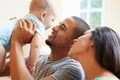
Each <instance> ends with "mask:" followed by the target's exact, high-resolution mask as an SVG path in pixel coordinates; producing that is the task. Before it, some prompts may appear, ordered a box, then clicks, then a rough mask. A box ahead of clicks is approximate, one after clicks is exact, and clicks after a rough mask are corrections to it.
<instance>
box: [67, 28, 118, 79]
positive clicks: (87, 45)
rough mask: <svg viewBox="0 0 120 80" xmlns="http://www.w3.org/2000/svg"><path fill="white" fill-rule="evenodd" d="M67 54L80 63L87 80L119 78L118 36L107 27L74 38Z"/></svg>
mask: <svg viewBox="0 0 120 80" xmlns="http://www.w3.org/2000/svg"><path fill="white" fill-rule="evenodd" d="M69 56H70V57H71V58H73V59H76V60H78V61H79V62H80V63H81V65H82V66H83V69H84V71H85V74H86V79H87V80H119V78H120V36H119V35H118V34H117V33H116V32H115V31H113V30H112V29H110V28H108V27H99V28H96V29H95V30H91V31H87V32H85V33H84V35H83V36H80V37H79V38H78V39H76V40H74V44H73V45H72V47H71V49H70V51H69Z"/></svg>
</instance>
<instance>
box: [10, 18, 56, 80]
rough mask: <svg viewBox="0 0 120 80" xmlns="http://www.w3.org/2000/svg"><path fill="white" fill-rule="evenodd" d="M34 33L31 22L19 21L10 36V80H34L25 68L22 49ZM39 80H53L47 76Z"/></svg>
mask: <svg viewBox="0 0 120 80" xmlns="http://www.w3.org/2000/svg"><path fill="white" fill-rule="evenodd" d="M34 32H35V27H33V23H32V22H31V21H29V20H27V21H24V20H20V21H19V24H18V25H17V28H16V29H15V30H14V32H13V34H12V38H11V48H10V74H11V78H12V80H34V78H33V77H32V76H31V74H30V72H29V71H28V69H27V67H26V64H25V61H24V56H23V49H22V45H23V44H24V43H30V42H31V40H32V38H33V36H34ZM40 80H54V78H53V77H51V76H48V77H45V78H43V79H40Z"/></svg>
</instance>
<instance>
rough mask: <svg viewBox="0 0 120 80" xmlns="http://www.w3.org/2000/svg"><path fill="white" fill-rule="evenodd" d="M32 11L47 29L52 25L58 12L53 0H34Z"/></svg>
mask: <svg viewBox="0 0 120 80" xmlns="http://www.w3.org/2000/svg"><path fill="white" fill-rule="evenodd" d="M30 13H32V14H34V15H35V16H37V17H38V19H39V20H40V21H41V22H42V23H43V24H44V25H45V29H48V28H50V27H51V26H52V23H53V22H54V20H55V18H56V16H57V14H56V10H55V7H54V4H53V2H52V0H32V1H31V4H30Z"/></svg>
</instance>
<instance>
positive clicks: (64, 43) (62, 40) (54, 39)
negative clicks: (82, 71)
mask: <svg viewBox="0 0 120 80" xmlns="http://www.w3.org/2000/svg"><path fill="white" fill-rule="evenodd" d="M74 29H75V22H74V20H73V19H72V18H66V19H65V20H63V21H62V22H60V24H59V25H57V26H55V27H53V29H52V30H53V31H52V33H51V35H49V36H48V39H47V40H46V43H48V45H49V46H54V47H62V48H64V47H68V46H69V45H70V43H71V42H72V41H73V32H74Z"/></svg>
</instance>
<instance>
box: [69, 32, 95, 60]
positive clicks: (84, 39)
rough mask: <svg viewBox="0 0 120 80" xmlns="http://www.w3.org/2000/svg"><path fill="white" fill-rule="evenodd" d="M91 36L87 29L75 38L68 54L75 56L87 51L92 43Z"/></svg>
mask: <svg viewBox="0 0 120 80" xmlns="http://www.w3.org/2000/svg"><path fill="white" fill-rule="evenodd" d="M91 37H92V33H91V32H90V31H87V32H85V33H84V35H82V36H80V37H78V38H77V39H75V40H74V43H73V45H72V46H71V48H70V51H69V53H68V55H69V56H70V57H72V58H77V57H78V56H79V55H82V54H85V53H86V52H87V51H89V48H90V47H91V46H92V45H93V43H92V40H91Z"/></svg>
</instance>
